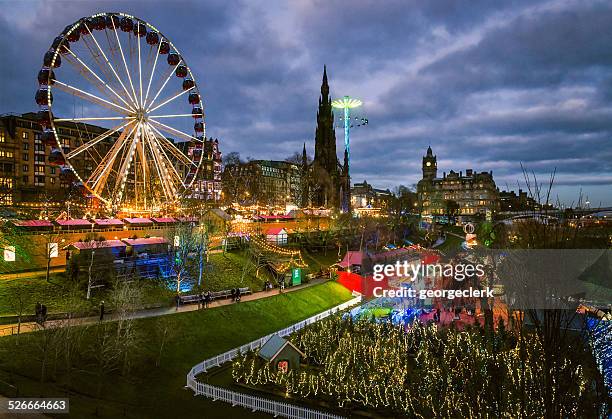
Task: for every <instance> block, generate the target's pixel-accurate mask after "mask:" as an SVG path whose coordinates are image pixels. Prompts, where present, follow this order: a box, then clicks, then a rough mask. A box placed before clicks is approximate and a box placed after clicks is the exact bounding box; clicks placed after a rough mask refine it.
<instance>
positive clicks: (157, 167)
mask: <svg viewBox="0 0 612 419" xmlns="http://www.w3.org/2000/svg"><path fill="white" fill-rule="evenodd" d="M146 135H147V138H148V139H149V141H148V142H147V143H148V145H149V149H150V150H151V157H152V158H153V166H155V171H156V172H157V176H158V178H159V182H160V185H161V187H162V191H163V193H164V196H166V198H168V197H170V196H171V195H172V192H171V191H172V188H171V187H170V186H169V185H168V184H167V182H168V179H167V176H165V173H162V169H163V167H162V165H161V162H160V161H159V160H158V159H159V154H160V153H159V151H158V150H157V144H156V143H155V142H154V141H153V140H152V139H151V138H152V137H153V133H152V132H150V131H148V132H147V134H146Z"/></svg>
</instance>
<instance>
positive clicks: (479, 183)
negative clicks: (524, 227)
mask: <svg viewBox="0 0 612 419" xmlns="http://www.w3.org/2000/svg"><path fill="white" fill-rule="evenodd" d="M422 170H423V178H422V179H421V180H420V181H419V182H418V184H417V196H418V204H419V207H420V208H421V215H426V216H443V215H446V214H448V212H449V208H450V209H451V211H452V212H453V213H454V215H458V216H467V217H468V218H469V217H473V216H476V215H482V216H486V215H487V214H492V213H493V212H494V211H496V210H497V204H498V203H497V199H498V190H497V187H496V186H495V181H494V180H493V172H480V173H478V172H474V171H473V170H472V169H467V170H466V171H465V173H464V172H463V171H460V172H458V173H457V172H455V171H453V170H451V171H450V172H449V173H448V174H447V173H446V172H444V173H443V174H442V177H438V164H437V157H436V156H435V155H434V154H433V152H432V150H431V147H428V148H427V153H426V155H425V156H423V162H422Z"/></svg>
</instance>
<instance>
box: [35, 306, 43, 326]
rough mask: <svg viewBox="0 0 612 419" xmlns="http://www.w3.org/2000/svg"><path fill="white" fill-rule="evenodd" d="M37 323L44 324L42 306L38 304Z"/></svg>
mask: <svg viewBox="0 0 612 419" xmlns="http://www.w3.org/2000/svg"><path fill="white" fill-rule="evenodd" d="M36 323H38V324H42V304H41V303H40V302H38V303H36Z"/></svg>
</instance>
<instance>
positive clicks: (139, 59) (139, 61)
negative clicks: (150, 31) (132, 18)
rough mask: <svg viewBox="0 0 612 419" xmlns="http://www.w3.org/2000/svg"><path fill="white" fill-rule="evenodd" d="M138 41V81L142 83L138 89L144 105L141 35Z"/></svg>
mask: <svg viewBox="0 0 612 419" xmlns="http://www.w3.org/2000/svg"><path fill="white" fill-rule="evenodd" d="M137 25H139V26H138V28H140V22H138V23H137ZM136 38H137V41H138V81H139V83H140V88H139V89H138V93H140V106H142V62H141V58H140V36H136Z"/></svg>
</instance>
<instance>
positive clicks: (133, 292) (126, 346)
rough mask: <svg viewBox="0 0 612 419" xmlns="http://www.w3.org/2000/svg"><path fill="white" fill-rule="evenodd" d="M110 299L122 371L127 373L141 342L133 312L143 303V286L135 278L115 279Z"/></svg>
mask: <svg viewBox="0 0 612 419" xmlns="http://www.w3.org/2000/svg"><path fill="white" fill-rule="evenodd" d="M109 301H110V304H111V307H112V308H113V312H114V314H115V317H116V320H117V322H116V326H117V330H116V333H117V351H118V353H119V355H118V357H119V358H120V360H121V371H122V374H124V375H125V374H127V373H128V372H129V370H130V366H131V359H132V357H133V356H134V352H135V350H136V349H137V348H138V344H139V342H140V335H139V333H138V330H137V329H136V328H135V327H134V318H133V317H132V313H133V312H134V311H135V310H137V309H138V308H140V307H141V305H142V288H141V286H140V284H139V283H138V282H137V281H136V280H134V279H132V280H128V281H126V280H115V283H114V286H113V289H112V290H111V292H110V295H109Z"/></svg>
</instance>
